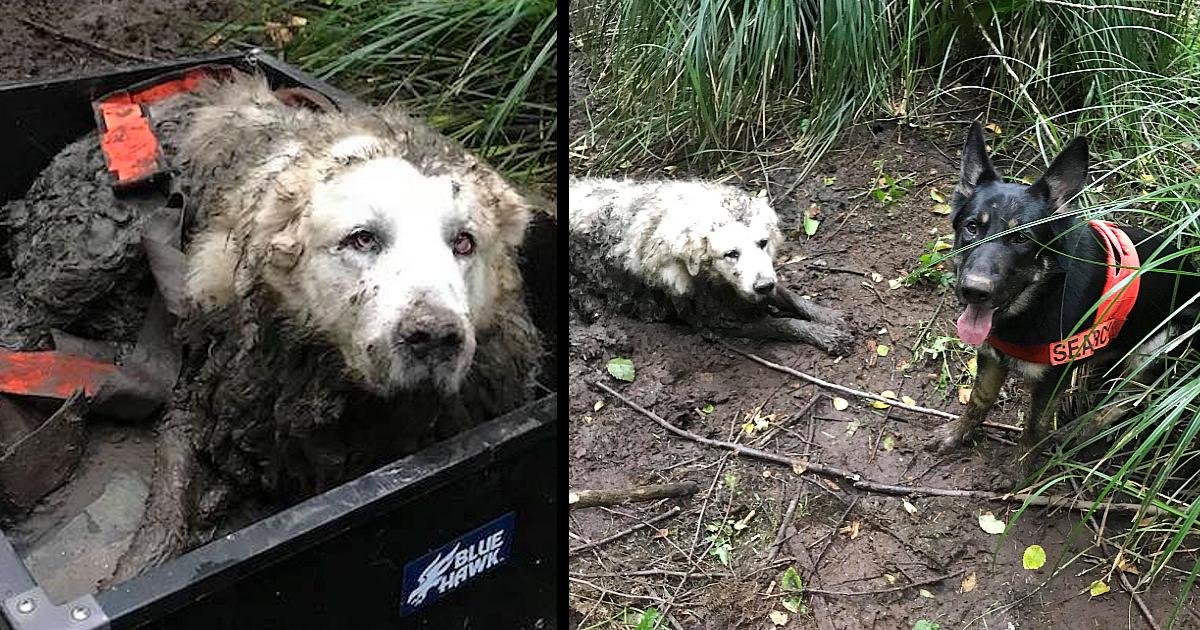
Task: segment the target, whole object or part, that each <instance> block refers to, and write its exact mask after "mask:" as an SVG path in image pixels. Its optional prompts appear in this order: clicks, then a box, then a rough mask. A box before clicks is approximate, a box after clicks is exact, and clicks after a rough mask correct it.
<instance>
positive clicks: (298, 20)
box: [289, 15, 308, 27]
mask: <svg viewBox="0 0 1200 630" xmlns="http://www.w3.org/2000/svg"><path fill="white" fill-rule="evenodd" d="M289 23H290V24H291V25H292V26H296V27H300V26H307V25H308V18H305V17H303V16H299V15H293V16H292V19H291V20H290V22H289Z"/></svg>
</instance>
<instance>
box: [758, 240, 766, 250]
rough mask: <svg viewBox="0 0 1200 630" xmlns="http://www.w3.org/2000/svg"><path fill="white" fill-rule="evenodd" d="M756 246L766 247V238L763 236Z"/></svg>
mask: <svg viewBox="0 0 1200 630" xmlns="http://www.w3.org/2000/svg"><path fill="white" fill-rule="evenodd" d="M758 248H759V249H766V248H767V239H765V238H764V239H763V240H761V241H759V242H758Z"/></svg>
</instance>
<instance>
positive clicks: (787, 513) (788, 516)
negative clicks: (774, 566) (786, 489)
mask: <svg viewBox="0 0 1200 630" xmlns="http://www.w3.org/2000/svg"><path fill="white" fill-rule="evenodd" d="M797 503H800V491H799V490H797V491H796V496H794V497H792V501H791V503H788V506H787V509H786V510H784V512H783V518H782V519H781V520H780V521H779V531H778V532H776V533H775V540H774V541H773V542H772V543H771V552H770V553H768V554H767V560H766V562H765V563H764V564H771V563H772V562H774V561H775V556H778V555H779V548H780V547H782V546H783V538H784V534H786V533H787V528H788V524H789V523H791V522H792V514H795V512H796V504H797Z"/></svg>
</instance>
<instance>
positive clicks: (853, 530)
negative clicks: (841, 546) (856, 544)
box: [850, 519, 862, 540]
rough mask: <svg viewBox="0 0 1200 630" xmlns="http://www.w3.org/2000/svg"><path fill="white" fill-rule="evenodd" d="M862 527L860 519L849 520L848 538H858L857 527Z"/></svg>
mask: <svg viewBox="0 0 1200 630" xmlns="http://www.w3.org/2000/svg"><path fill="white" fill-rule="evenodd" d="M860 527H862V521H860V520H858V519H854V520H853V521H850V540H854V539H855V538H858V529H859V528H860Z"/></svg>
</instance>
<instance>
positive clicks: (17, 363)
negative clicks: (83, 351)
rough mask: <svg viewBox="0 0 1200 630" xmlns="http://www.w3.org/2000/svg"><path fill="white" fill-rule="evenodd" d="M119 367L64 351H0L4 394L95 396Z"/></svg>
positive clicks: (60, 396) (64, 397) (66, 396)
mask: <svg viewBox="0 0 1200 630" xmlns="http://www.w3.org/2000/svg"><path fill="white" fill-rule="evenodd" d="M116 371H117V366H116V365H115V364H113V363H105V362H103V361H97V360H95V359H91V358H88V357H81V356H77V355H71V354H63V353H61V352H53V351H49V352H14V351H12V350H4V349H0V393H4V394H21V395H25V396H43V397H47V398H59V399H63V400H65V399H67V398H70V396H71V394H73V393H75V391H76V390H78V389H82V390H83V391H84V393H85V394H87V395H88V396H91V395H94V394H95V393H96V391H97V390H98V389H99V388H100V385H101V384H102V383H103V382H104V381H105V379H107V378H108V377H109V376H111V375H112V374H114V373H116Z"/></svg>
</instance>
